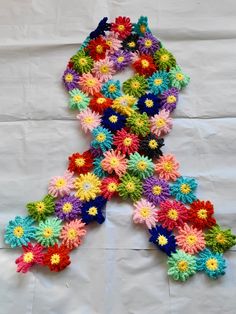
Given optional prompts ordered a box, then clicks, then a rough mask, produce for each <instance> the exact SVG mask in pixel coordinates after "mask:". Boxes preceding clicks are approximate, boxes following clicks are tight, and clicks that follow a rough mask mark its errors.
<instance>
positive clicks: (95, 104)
mask: <svg viewBox="0 0 236 314" xmlns="http://www.w3.org/2000/svg"><path fill="white" fill-rule="evenodd" d="M111 105H112V100H111V99H109V98H106V97H105V96H104V95H103V94H101V93H97V94H95V95H94V96H93V97H92V98H91V100H90V103H89V107H90V108H91V109H92V110H93V111H95V112H98V113H100V114H103V112H104V110H106V109H107V108H109V107H110V106H111Z"/></svg>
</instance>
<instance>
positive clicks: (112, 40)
mask: <svg viewBox="0 0 236 314" xmlns="http://www.w3.org/2000/svg"><path fill="white" fill-rule="evenodd" d="M104 39H105V41H106V44H107V45H108V46H109V48H110V49H109V51H108V53H109V55H112V54H114V52H115V51H117V50H119V49H120V48H121V43H122V41H121V40H120V39H118V35H117V34H116V33H114V32H110V33H109V34H108V35H107V36H106V37H104Z"/></svg>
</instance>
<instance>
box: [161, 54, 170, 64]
mask: <svg viewBox="0 0 236 314" xmlns="http://www.w3.org/2000/svg"><path fill="white" fill-rule="evenodd" d="M160 59H161V61H162V62H167V61H169V59H170V57H169V55H168V54H164V55H162V56H161V58H160Z"/></svg>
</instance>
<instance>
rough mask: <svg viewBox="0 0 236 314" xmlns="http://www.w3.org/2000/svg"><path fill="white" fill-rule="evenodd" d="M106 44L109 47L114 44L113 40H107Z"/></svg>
mask: <svg viewBox="0 0 236 314" xmlns="http://www.w3.org/2000/svg"><path fill="white" fill-rule="evenodd" d="M106 44H107V45H108V46H109V47H111V46H112V41H111V40H109V39H108V40H106Z"/></svg>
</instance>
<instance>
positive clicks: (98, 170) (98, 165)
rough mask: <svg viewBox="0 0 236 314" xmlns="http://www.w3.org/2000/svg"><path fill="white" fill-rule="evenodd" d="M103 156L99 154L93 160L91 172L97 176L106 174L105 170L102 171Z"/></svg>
mask: <svg viewBox="0 0 236 314" xmlns="http://www.w3.org/2000/svg"><path fill="white" fill-rule="evenodd" d="M103 159H104V157H103V156H100V157H96V158H94V162H93V166H94V168H93V173H94V174H95V175H96V176H97V177H99V178H104V177H106V175H107V172H106V171H104V169H103V168H102V161H103Z"/></svg>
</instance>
